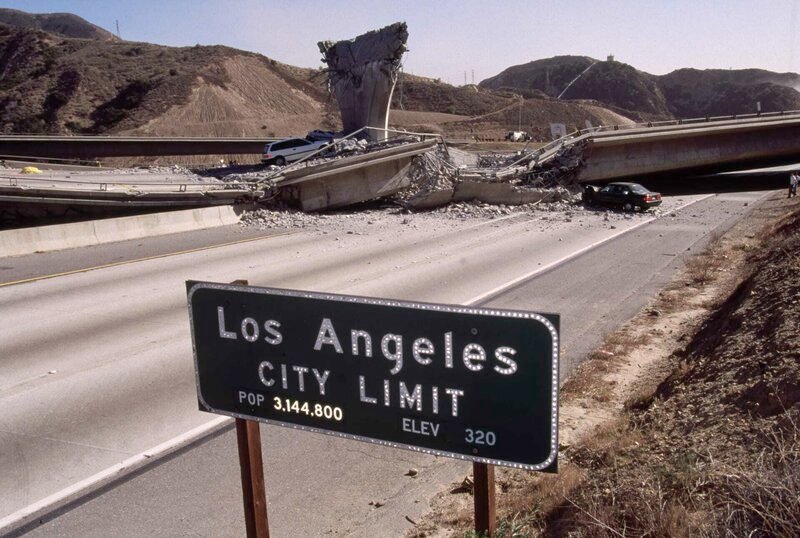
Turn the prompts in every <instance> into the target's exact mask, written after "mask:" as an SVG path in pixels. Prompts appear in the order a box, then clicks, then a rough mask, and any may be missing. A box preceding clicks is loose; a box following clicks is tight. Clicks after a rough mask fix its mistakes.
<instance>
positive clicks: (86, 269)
mask: <svg viewBox="0 0 800 538" xmlns="http://www.w3.org/2000/svg"><path fill="white" fill-rule="evenodd" d="M524 215H525V213H522V212H517V213H512V214H510V215H506V216H504V217H500V218H497V219H491V220H488V221H486V222H479V223H477V224H473V225H471V226H467V227H466V228H464V229H465V230H469V229H471V228H476V227H478V226H484V225H488V224H494V223H497V222H500V221H503V220H507V219H511V218H515V217H519V216H524ZM297 233H300V231H298V230H291V231H287V232H281V233H277V234H273V235H265V236H259V237H251V238H249V239H238V240H236V241H229V242H227V243H219V244H216V245H209V246H205V247H197V248H191V249H187V250H179V251H177V252H166V253H164V254H157V255H154V256H145V257H143V258H136V259H133V260H123V261H121V262H112V263H106V264H102V265H95V266H92V267H84V268H81V269H72V270H70V271H64V272H61V273H52V274H49V275H41V276H34V277H30V278H22V279H19V280H12V281H9V282H0V288H4V287H6V286H14V285H16V284H25V283H28V282H36V281H38V280H47V279H50V278H57V277H60V276H68V275H74V274H77V273H86V272H89V271H96V270H98V269H107V268H109V267H117V266H120V265H127V264H130V263H138V262H144V261H148V260H157V259H159V258H166V257H169V256H178V255H180V254H191V253H193V252H201V251H203V250H210V249H213V248H219V247H227V246H231V245H238V244H242V243H249V242H252V241H261V240H263V239H270V238H273V237H282V236H285V235H292V234H297Z"/></svg>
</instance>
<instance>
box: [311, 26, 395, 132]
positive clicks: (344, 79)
mask: <svg viewBox="0 0 800 538" xmlns="http://www.w3.org/2000/svg"><path fill="white" fill-rule="evenodd" d="M407 40H408V28H407V27H406V23H404V22H398V23H395V24H392V25H389V26H387V27H385V28H382V29H380V30H375V31H372V32H367V33H366V34H363V35H360V36H358V37H356V38H355V39H349V40H344V41H338V42H333V41H321V42H320V43H319V50H320V52H322V54H323V58H322V61H323V62H325V63H326V64H327V65H328V80H329V82H330V86H331V89H332V90H333V92H334V95H335V96H336V101H337V102H338V103H339V109H340V110H341V113H342V124H343V126H344V132H345V133H346V134H349V133H352V132H354V131H357V130H358V129H361V128H362V127H375V128H377V129H383V131H380V130H373V129H371V130H367V131H366V132H365V134H366V136H368V137H369V138H371V139H372V140H383V139H385V138H386V131H385V129H388V128H389V106H390V105H391V102H392V92H393V91H394V86H395V83H396V82H397V76H398V72H399V70H400V60H401V58H402V57H403V53H404V52H405V51H406V41H407Z"/></svg>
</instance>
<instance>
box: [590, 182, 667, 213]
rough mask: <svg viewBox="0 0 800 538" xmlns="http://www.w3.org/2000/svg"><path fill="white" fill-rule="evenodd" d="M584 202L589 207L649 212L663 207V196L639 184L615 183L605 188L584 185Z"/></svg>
mask: <svg viewBox="0 0 800 538" xmlns="http://www.w3.org/2000/svg"><path fill="white" fill-rule="evenodd" d="M583 202H584V203H585V204H586V205H588V206H606V207H613V208H616V209H622V210H623V211H634V210H637V209H638V210H639V211H647V210H648V209H650V208H651V207H656V206H659V205H661V194H660V193H658V192H653V191H651V190H649V189H647V188H646V187H644V186H642V185H640V184H638V183H627V182H614V183H609V184H607V185H605V186H603V187H598V186H595V185H584V187H583Z"/></svg>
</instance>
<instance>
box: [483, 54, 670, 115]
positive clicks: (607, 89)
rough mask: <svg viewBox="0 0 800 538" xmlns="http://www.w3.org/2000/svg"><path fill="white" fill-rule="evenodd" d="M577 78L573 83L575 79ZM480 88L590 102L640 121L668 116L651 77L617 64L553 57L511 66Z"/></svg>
mask: <svg viewBox="0 0 800 538" xmlns="http://www.w3.org/2000/svg"><path fill="white" fill-rule="evenodd" d="M576 78H577V80H576ZM480 86H481V87H483V88H492V89H507V90H510V91H514V90H525V91H539V92H543V93H545V94H546V95H549V96H551V97H558V96H559V95H561V94H562V93H563V95H562V99H566V100H569V99H593V100H596V101H599V102H600V103H603V104H606V105H611V106H614V107H616V108H619V109H623V110H625V111H628V115H631V116H636V117H638V118H640V119H660V118H667V117H670V111H669V108H668V107H667V100H666V98H665V97H664V95H663V93H662V92H661V89H660V88H659V86H658V84H657V82H656V78H655V77H653V75H650V74H648V73H644V72H642V71H638V70H637V69H634V68H633V67H631V66H630V65H628V64H624V63H621V62H614V61H609V62H601V61H598V60H594V59H592V58H589V57H587V56H555V57H553V58H546V59H542V60H536V61H533V62H530V63H527V64H523V65H517V66H512V67H509V68H508V69H506V70H505V71H503V72H501V73H500V74H498V75H496V76H494V77H491V78H488V79H486V80H484V81H482V82H481V83H480Z"/></svg>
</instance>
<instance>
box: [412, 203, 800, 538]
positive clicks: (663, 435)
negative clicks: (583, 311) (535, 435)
mask: <svg viewBox="0 0 800 538" xmlns="http://www.w3.org/2000/svg"><path fill="white" fill-rule="evenodd" d="M783 196H784V194H783V193H776V194H775V195H773V196H772V197H770V198H769V199H768V200H767V201H766V202H765V203H763V204H762V205H760V206H759V207H757V208H756V209H754V211H753V212H752V213H751V214H750V215H749V216H748V217H746V218H745V219H744V220H742V221H741V222H740V223H739V224H737V225H736V226H735V227H733V228H732V229H730V230H729V231H728V232H727V233H726V234H725V235H724V236H722V237H721V238H718V239H717V240H716V241H713V242H712V244H711V245H710V246H709V248H708V249H707V250H706V251H705V252H704V253H701V254H699V255H697V256H695V257H694V258H692V259H691V260H690V261H689V263H688V264H687V266H686V267H685V269H684V270H683V271H682V272H681V273H680V274H679V275H677V276H676V278H675V279H673V281H672V282H671V283H670V285H669V286H667V288H665V289H664V290H663V291H662V292H661V293H660V294H659V296H658V297H657V298H656V299H655V300H654V301H653V302H652V304H650V305H648V306H647V307H645V308H644V309H643V310H642V311H641V312H640V313H639V314H638V315H637V316H636V317H635V318H634V319H632V320H631V321H630V322H629V323H628V324H626V325H625V326H624V327H622V328H621V329H620V330H618V331H617V332H615V333H613V334H610V335H608V337H607V338H606V340H605V343H604V345H603V346H601V347H600V348H599V349H597V350H596V351H595V352H594V353H593V354H592V355H591V356H590V357H588V358H587V361H586V362H585V363H584V364H583V365H582V366H581V367H580V368H578V370H577V371H576V372H575V373H574V374H573V375H572V376H571V377H570V379H569V380H568V381H567V383H566V384H565V386H564V387H563V390H562V398H561V404H560V426H559V429H560V433H559V435H560V456H559V457H560V473H559V474H558V475H556V476H547V475H543V474H535V473H528V472H522V471H515V470H510V469H504V468H498V469H497V480H496V482H497V506H498V514H499V524H498V533H497V535H498V536H567V535H569V536H696V535H707V536H718V535H719V536H722V535H728V536H731V535H734V536H740V535H744V536H746V535H748V534H750V533H751V532H752V533H753V534H752V536H796V535H797V533H800V506H798V505H799V504H800V497H798V492H800V465H799V464H800V449H799V448H798V443H800V429H799V428H800V331H799V330H798V327H800V254H799V253H800V202H798V201H797V199H796V198H795V199H793V200H786V199H785V198H783ZM790 215H793V216H791V217H790ZM778 477H781V478H780V479H778ZM469 478H470V477H466V478H465V481H464V484H466V487H463V486H464V484H453V485H452V487H451V488H450V490H449V491H446V492H443V493H441V494H440V495H438V496H437V497H436V498H435V499H434V500H433V501H432V506H433V511H432V512H431V513H430V514H429V515H428V516H426V518H425V519H424V520H423V521H420V522H418V524H417V525H416V527H415V528H414V529H412V530H411V531H410V532H409V533H408V536H414V537H421V536H437V537H438V536H471V535H472V531H471V528H472V524H473V523H472V510H473V508H472V502H473V499H472V495H471V491H470V487H469V484H470V480H469ZM793 495H794V497H792V496H793ZM771 514H778V515H777V516H776V517H773V516H772V515H771ZM787 529H788V532H787ZM726 533H727V534H726ZM730 533H733V534H730Z"/></svg>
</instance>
